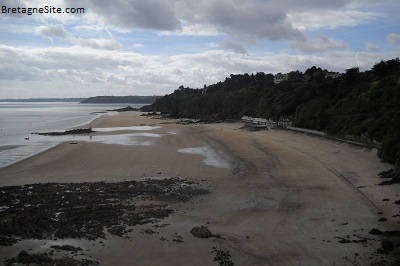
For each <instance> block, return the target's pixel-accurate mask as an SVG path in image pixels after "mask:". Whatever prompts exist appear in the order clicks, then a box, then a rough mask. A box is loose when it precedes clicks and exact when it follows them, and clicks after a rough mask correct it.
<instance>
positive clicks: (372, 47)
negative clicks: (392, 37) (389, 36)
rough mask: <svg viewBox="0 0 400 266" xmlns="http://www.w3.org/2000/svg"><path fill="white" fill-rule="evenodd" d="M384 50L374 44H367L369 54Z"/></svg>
mask: <svg viewBox="0 0 400 266" xmlns="http://www.w3.org/2000/svg"><path fill="white" fill-rule="evenodd" d="M381 50H382V48H381V47H380V46H378V45H375V44H372V43H367V51H369V52H378V51H381Z"/></svg>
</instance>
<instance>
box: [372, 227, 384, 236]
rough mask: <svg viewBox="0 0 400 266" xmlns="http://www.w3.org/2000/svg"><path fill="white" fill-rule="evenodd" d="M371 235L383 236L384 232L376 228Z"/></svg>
mask: <svg viewBox="0 0 400 266" xmlns="http://www.w3.org/2000/svg"><path fill="white" fill-rule="evenodd" d="M369 233H370V234H371V235H381V234H382V231H381V230H379V229H376V228H374V229H372V230H371V231H369Z"/></svg>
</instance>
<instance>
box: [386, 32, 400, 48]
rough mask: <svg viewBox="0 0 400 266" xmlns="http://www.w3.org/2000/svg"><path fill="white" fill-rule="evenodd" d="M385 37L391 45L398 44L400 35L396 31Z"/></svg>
mask: <svg viewBox="0 0 400 266" xmlns="http://www.w3.org/2000/svg"><path fill="white" fill-rule="evenodd" d="M386 39H387V40H388V41H389V42H390V43H391V44H393V45H397V46H400V35H399V34H396V33H392V34H389V35H388V36H387V37H386Z"/></svg>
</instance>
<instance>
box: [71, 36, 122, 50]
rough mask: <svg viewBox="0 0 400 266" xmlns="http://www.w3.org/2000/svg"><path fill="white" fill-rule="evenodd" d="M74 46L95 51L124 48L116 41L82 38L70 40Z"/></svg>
mask: <svg viewBox="0 0 400 266" xmlns="http://www.w3.org/2000/svg"><path fill="white" fill-rule="evenodd" d="M69 40H70V42H71V43H72V44H75V45H79V46H86V47H90V48H93V49H101V50H119V49H121V48H122V44H121V43H119V42H117V41H116V40H114V39H81V38H70V39H69Z"/></svg>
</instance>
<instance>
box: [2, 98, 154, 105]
mask: <svg viewBox="0 0 400 266" xmlns="http://www.w3.org/2000/svg"><path fill="white" fill-rule="evenodd" d="M161 97H162V96H94V97H88V98H27V99H0V102H77V103H143V104H152V103H154V102H155V101H156V100H157V99H158V98H161Z"/></svg>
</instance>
